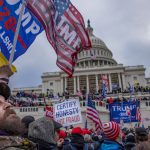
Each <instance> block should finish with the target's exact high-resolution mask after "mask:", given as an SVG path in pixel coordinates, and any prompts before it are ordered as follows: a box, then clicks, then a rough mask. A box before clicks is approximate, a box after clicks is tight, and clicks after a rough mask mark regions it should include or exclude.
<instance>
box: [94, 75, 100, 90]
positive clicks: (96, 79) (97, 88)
mask: <svg viewBox="0 0 150 150" xmlns="http://www.w3.org/2000/svg"><path fill="white" fill-rule="evenodd" d="M95 77H96V78H95V81H96V92H98V90H99V86H98V74H96V75H95Z"/></svg>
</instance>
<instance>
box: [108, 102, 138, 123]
mask: <svg viewBox="0 0 150 150" xmlns="http://www.w3.org/2000/svg"><path fill="white" fill-rule="evenodd" d="M137 107H140V101H129V102H122V103H119V102H115V103H111V104H110V105H109V111H110V120H111V121H115V122H117V123H120V120H123V121H124V123H128V122H138V120H137V118H136V111H137ZM127 109H130V112H131V115H130V116H129V115H128V114H127Z"/></svg>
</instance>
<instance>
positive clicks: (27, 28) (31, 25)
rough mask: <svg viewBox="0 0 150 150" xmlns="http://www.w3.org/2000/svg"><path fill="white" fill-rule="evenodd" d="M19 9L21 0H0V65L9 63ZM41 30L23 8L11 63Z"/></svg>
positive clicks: (22, 52) (23, 51)
mask: <svg viewBox="0 0 150 150" xmlns="http://www.w3.org/2000/svg"><path fill="white" fill-rule="evenodd" d="M21 8H22V0H0V57H1V58H0V60H3V61H1V62H0V65H4V64H5V63H7V62H8V61H9V58H10V53H11V50H12V47H13V40H14V35H15V32H16V26H17V22H18V18H19V14H20V11H21ZM42 30H43V28H42V26H41V24H40V22H39V21H38V20H37V19H36V18H35V16H33V14H32V13H31V12H29V10H28V9H27V8H25V9H24V11H23V16H22V20H21V26H20V32H19V35H18V39H17V45H16V49H15V53H14V58H13V61H15V60H16V59H17V58H18V57H19V56H20V55H22V54H24V53H25V52H26V51H27V49H28V47H29V46H30V45H31V44H32V42H33V41H34V40H35V38H36V36H37V35H38V34H39V33H41V32H42ZM2 63H3V64H2Z"/></svg>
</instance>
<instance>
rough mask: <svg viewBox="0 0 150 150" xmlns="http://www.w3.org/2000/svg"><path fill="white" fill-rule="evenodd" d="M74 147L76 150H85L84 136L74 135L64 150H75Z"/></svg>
mask: <svg viewBox="0 0 150 150" xmlns="http://www.w3.org/2000/svg"><path fill="white" fill-rule="evenodd" d="M72 147H74V148H75V149H76V150H83V149H84V138H83V136H82V135H79V134H72V136H71V142H70V144H68V145H64V146H63V149H62V150H73V149H72Z"/></svg>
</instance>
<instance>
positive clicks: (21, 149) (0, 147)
mask: <svg viewBox="0 0 150 150" xmlns="http://www.w3.org/2000/svg"><path fill="white" fill-rule="evenodd" d="M0 150H37V145H36V144H35V143H33V142H31V141H29V140H28V139H24V138H21V137H18V136H0Z"/></svg>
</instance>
